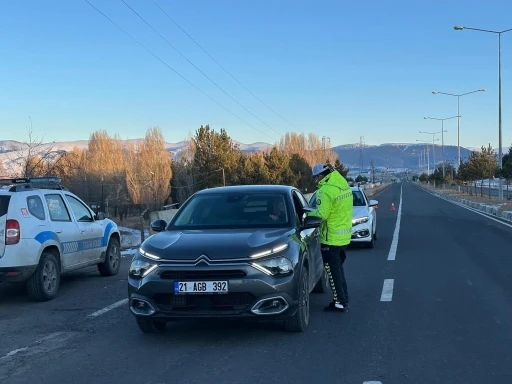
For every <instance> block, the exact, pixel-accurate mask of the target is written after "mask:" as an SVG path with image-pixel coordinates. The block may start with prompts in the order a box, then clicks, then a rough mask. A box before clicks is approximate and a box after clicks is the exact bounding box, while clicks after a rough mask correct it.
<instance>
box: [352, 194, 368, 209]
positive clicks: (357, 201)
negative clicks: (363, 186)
mask: <svg viewBox="0 0 512 384" xmlns="http://www.w3.org/2000/svg"><path fill="white" fill-rule="evenodd" d="M352 196H353V197H354V207H366V201H365V200H364V196H363V193H362V192H361V191H352Z"/></svg>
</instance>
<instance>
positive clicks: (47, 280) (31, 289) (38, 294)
mask: <svg viewBox="0 0 512 384" xmlns="http://www.w3.org/2000/svg"><path fill="white" fill-rule="evenodd" d="M59 285H60V268H59V263H58V261H57V259H56V258H55V255H53V253H50V252H43V253H42V255H41V259H40V260H39V265H38V266H37V269H36V270H35V272H34V273H33V274H32V276H30V278H29V279H28V281H27V291H28V295H29V297H30V298H31V299H32V300H34V301H48V300H52V299H53V298H54V297H55V296H57V292H58V290H59Z"/></svg>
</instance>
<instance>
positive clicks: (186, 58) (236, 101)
mask: <svg viewBox="0 0 512 384" xmlns="http://www.w3.org/2000/svg"><path fill="white" fill-rule="evenodd" d="M121 1H122V2H123V4H124V5H126V6H127V7H128V9H130V11H132V12H133V13H135V14H136V15H137V16H138V17H139V19H141V20H142V21H143V22H144V23H145V24H146V25H147V26H148V27H149V28H151V29H152V30H153V32H155V33H156V34H157V35H158V36H160V37H161V38H162V40H163V41H165V42H166V43H167V44H168V45H169V46H170V47H171V48H172V49H174V50H175V51H176V52H178V53H179V54H180V56H181V57H183V58H184V59H185V60H187V61H188V62H189V63H190V65H192V66H193V67H194V68H195V69H197V70H198V71H199V72H200V73H201V74H202V75H203V76H204V77H206V78H207V79H208V80H210V82H211V83H212V84H213V85H215V86H216V87H217V88H219V89H220V90H221V91H222V92H223V93H224V94H225V95H226V96H227V97H229V98H230V99H231V100H233V101H234V102H235V103H237V104H238V105H239V106H241V107H242V108H243V109H244V110H245V111H246V112H248V113H250V114H251V115H252V116H253V117H255V118H256V119H258V120H259V121H260V122H261V123H262V124H263V125H265V126H267V127H268V128H270V129H271V130H273V131H274V132H275V133H277V134H278V135H282V133H281V132H278V131H276V130H275V129H274V128H272V127H271V126H270V125H268V124H267V123H265V122H264V121H263V120H261V119H260V118H259V117H258V116H256V115H255V114H254V113H252V112H251V111H250V110H248V109H247V108H246V107H244V106H243V105H242V104H241V103H240V102H239V101H238V100H236V99H235V98H234V97H233V96H231V95H230V94H229V93H227V92H226V90H225V89H224V88H222V87H221V86H220V85H219V84H217V83H216V82H215V81H213V80H212V79H211V77H210V76H208V75H207V74H206V73H204V72H203V71H202V70H201V69H200V68H199V67H197V65H195V64H194V63H193V62H192V61H190V60H189V58H188V57H187V56H185V55H184V54H183V53H181V51H180V50H179V49H178V48H176V47H175V46H174V45H173V44H172V43H171V42H170V41H169V40H167V39H166V38H165V37H164V36H163V35H162V34H161V33H160V32H158V31H157V30H156V29H155V28H154V27H153V26H152V25H151V24H150V23H149V22H148V21H147V20H146V19H144V18H143V17H142V16H141V15H140V14H139V13H138V12H137V11H136V10H135V9H133V8H132V7H131V6H130V5H129V4H128V3H127V2H126V1H125V0H121Z"/></svg>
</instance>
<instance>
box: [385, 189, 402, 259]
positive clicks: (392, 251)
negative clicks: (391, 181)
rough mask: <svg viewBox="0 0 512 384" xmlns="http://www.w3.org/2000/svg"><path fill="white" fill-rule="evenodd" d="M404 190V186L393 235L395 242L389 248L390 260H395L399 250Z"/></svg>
mask: <svg viewBox="0 0 512 384" xmlns="http://www.w3.org/2000/svg"><path fill="white" fill-rule="evenodd" d="M402 188H403V186H400V202H399V205H398V214H397V217H396V225H395V232H394V233H393V241H392V242H391V247H390V248H389V254H388V260H395V258H396V250H397V248H398V235H399V233H400V221H401V220H402Z"/></svg>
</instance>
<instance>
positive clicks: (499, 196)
mask: <svg viewBox="0 0 512 384" xmlns="http://www.w3.org/2000/svg"><path fill="white" fill-rule="evenodd" d="M453 29H455V30H456V31H463V30H464V29H469V30H472V31H479V32H487V33H494V34H497V35H498V145H499V148H498V169H499V170H500V175H499V186H498V188H499V189H498V199H499V200H500V201H503V180H502V178H501V171H502V170H503V161H502V157H503V153H502V149H501V148H502V147H503V143H502V134H501V132H502V131H501V35H502V34H503V33H506V32H510V31H512V28H510V29H505V30H503V31H491V30H488V29H479V28H470V27H463V26H460V25H456V26H455V27H453Z"/></svg>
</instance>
